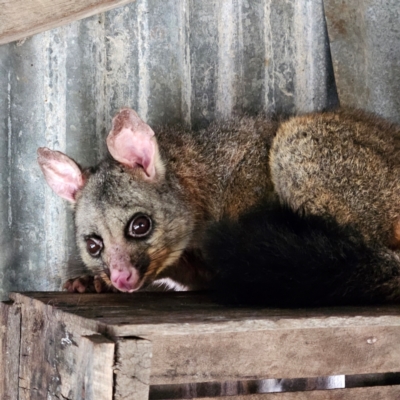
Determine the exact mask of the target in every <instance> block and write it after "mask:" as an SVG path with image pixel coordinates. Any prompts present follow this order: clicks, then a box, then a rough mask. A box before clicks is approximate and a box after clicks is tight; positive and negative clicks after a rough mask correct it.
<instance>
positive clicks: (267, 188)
mask: <svg viewBox="0 0 400 400" xmlns="http://www.w3.org/2000/svg"><path fill="white" fill-rule="evenodd" d="M156 137H157V140H156V139H155V136H154V133H153V131H152V130H151V128H150V127H149V126H148V125H146V124H145V123H144V122H143V121H141V120H140V118H139V117H138V116H137V115H136V113H134V112H133V111H132V110H127V109H126V110H122V111H121V112H120V113H119V114H118V115H117V116H116V118H115V119H114V121H113V130H112V131H111V132H110V135H109V137H108V139H107V144H108V148H109V151H110V153H111V155H112V157H109V158H107V159H106V160H104V161H102V162H101V163H100V164H99V165H98V166H97V167H95V168H93V169H92V170H91V171H86V172H85V171H81V170H80V168H79V167H78V166H77V165H76V164H75V163H74V162H73V161H72V160H71V159H69V158H67V157H66V156H65V155H62V154H61V153H58V152H52V151H50V150H48V149H41V150H40V152H39V154H40V157H39V163H40V164H41V167H42V169H43V171H44V173H45V176H46V179H47V181H48V183H49V185H50V186H51V187H52V188H53V189H54V190H55V191H56V192H57V193H58V194H59V195H60V196H62V197H64V198H66V199H68V200H69V201H71V202H72V203H74V205H75V222H76V228H77V243H78V246H79V248H80V251H81V255H82V259H83V261H84V262H85V264H86V265H87V266H88V267H89V268H90V269H91V270H92V271H93V272H94V273H103V274H105V275H107V276H109V277H110V278H111V282H112V283H113V285H114V286H115V287H117V288H118V289H119V290H123V291H129V292H132V291H135V290H138V289H140V288H142V287H145V286H147V285H149V284H151V283H153V282H155V281H157V280H162V279H168V278H169V279H172V280H173V281H174V282H176V283H177V284H178V285H180V287H187V288H198V287H203V286H205V285H207V283H208V281H209V280H210V279H213V277H214V275H215V274H217V279H218V277H221V276H225V275H224V273H223V270H221V265H223V264H224V262H225V261H226V260H225V261H223V262H220V261H221V260H219V259H218V257H217V256H216V254H218V248H216V244H215V243H219V244H218V246H221V249H226V243H230V244H229V245H228V246H233V247H234V250H235V251H236V250H238V249H240V247H241V243H239V242H237V243H236V239H235V241H234V242H232V241H231V238H230V236H229V235H230V234H231V233H232V232H237V231H238V230H239V231H240V230H241V228H243V230H244V231H243V232H241V235H244V236H245V238H246V240H247V241H249V240H250V242H251V238H252V235H253V234H254V233H255V232H254V231H253V230H254V229H257V230H260V231H263V229H261V228H260V227H257V225H254V223H253V222H249V220H248V219H246V218H244V219H243V217H242V216H243V215H244V214H247V212H248V211H249V210H251V209H252V208H253V207H259V206H260V205H263V207H264V209H266V210H267V211H265V212H264V213H263V212H261V214H260V215H259V218H260V219H262V220H264V221H266V222H265V223H266V224H267V225H268V219H269V218H271V215H272V214H269V211H268V210H269V207H270V205H273V207H278V208H277V209H276V215H278V216H279V215H280V216H281V217H282V220H279V218H278V219H277V220H276V221H275V222H274V223H272V224H271V226H274V227H275V228H274V229H276V230H277V231H276V232H278V233H277V235H278V236H279V235H280V233H279V227H278V225H279V226H281V227H282V226H283V227H284V229H283V230H285V229H286V230H287V232H290V231H291V225H290V224H292V225H293V231H294V232H298V233H295V237H296V240H297V241H298V244H297V245H296V246H300V247H301V246H302V240H303V242H304V238H302V235H303V234H304V233H305V231H304V232H302V233H301V230H300V231H299V230H298V224H299V223H300V225H301V223H303V224H304V225H305V226H307V227H308V226H309V221H308V220H307V217H305V218H306V219H305V220H301V218H304V217H299V218H300V220H298V216H297V214H296V212H297V211H300V212H302V213H305V215H306V216H307V215H315V216H316V217H315V218H317V220H318V221H322V222H321V223H319V222H317V223H315V224H316V225H315V226H316V228H315V232H319V233H318V235H319V237H323V238H324V239H323V240H322V242H324V243H325V244H326V248H327V249H328V250H327V251H328V252H329V251H332V252H336V251H339V252H340V249H341V247H340V246H336V247H335V246H331V247H329V246H328V244H327V243H329V242H330V243H332V244H334V242H337V241H338V242H340V243H347V244H348V246H349V247H350V248H355V249H356V250H355V252H356V253H357V254H358V253H359V251H360V249H361V248H363V246H365V248H368V249H370V251H371V252H372V253H373V254H374V255H375V257H373V258H372V259H373V260H374V262H373V263H372V264H374V263H375V262H378V261H379V260H383V259H384V260H385V265H387V268H388V269H387V270H390V273H387V274H386V275H385V274H383V273H382V274H381V272H382V271H381V272H379V271H380V270H379V267H378V266H377V268H375V269H374V265H372V268H371V262H366V259H365V258H362V257H361V258H360V259H357V260H356V261H355V262H353V264H354V268H353V269H354V270H356V271H357V272H356V273H353V272H350V271H347V272H346V267H345V266H343V270H341V269H340V267H338V265H336V264H335V266H334V268H333V269H332V271H336V272H333V273H335V274H336V273H339V272H340V276H344V279H336V278H335V277H333V279H332V282H336V281H337V282H338V285H339V286H340V285H342V286H341V287H339V288H338V290H335V291H334V293H337V294H335V296H336V297H335V296H333V299H334V301H335V299H336V300H337V301H338V302H339V300H340V299H343V301H342V302H346V299H347V297H346V293H349V292H352V293H362V292H363V290H364V292H365V293H367V292H368V296H367V297H368V299H372V300H373V299H376V300H379V301H381V300H382V299H383V300H385V299H386V300H388V299H391V300H392V299H394V298H396V295H395V294H394V292H395V288H397V281H396V279H397V275H396V274H398V270H399V265H400V264H399V262H398V258H397V254H396V253H394V252H393V251H392V250H390V249H389V248H392V249H393V248H397V247H398V244H399V242H400V234H399V233H398V230H399V231H400V229H399V228H398V221H399V217H400V202H398V201H397V199H399V197H400V179H399V172H400V168H399V166H400V158H399V156H400V154H399V149H400V140H399V139H400V130H399V129H398V128H397V127H395V126H393V125H391V124H389V123H386V122H385V121H382V120H381V119H379V118H376V117H371V116H369V115H367V114H364V113H362V112H358V111H338V112H333V113H325V114H322V113H320V114H311V115H307V116H303V117H295V118H293V119H291V120H289V121H287V122H284V123H282V124H280V126H278V124H276V123H273V122H271V121H269V120H268V119H267V118H264V117H257V118H251V117H243V118H236V119H233V120H232V121H230V122H226V123H221V124H212V125H211V126H210V127H209V128H208V129H206V130H204V131H201V132H190V131H186V130H184V129H182V128H169V129H162V130H158V131H156ZM278 202H280V203H281V204H286V205H287V206H288V208H284V209H283V210H285V211H282V208H281V206H279V205H278V206H275V204H276V203H278ZM281 211H282V212H281ZM293 211H294V212H295V213H293ZM226 218H228V219H230V220H232V221H233V222H232V223H233V224H235V223H236V225H235V227H234V226H233V225H232V226H231V230H232V232H230V228H228V230H227V232H226V233H227V235H226V236H224V234H223V233H221V230H220V228H218V227H215V224H216V223H218V222H219V221H221V220H222V219H224V220H225V219H226ZM312 218H314V217H312ZM327 220H329V221H332V222H329V223H332V224H337V226H338V227H339V228H336V225H335V227H332V225H328V226H325V225H324V224H325V222H324V221H327ZM235 221H236V222H235ZM287 221H289V222H287ZM313 221H314V220H313ZM313 221H312V223H311V225H310V226H311V228H310V229H309V230H311V231H313V229H314V228H313V227H314V225H313V224H314V222H313ZM237 224H239V225H237ZM347 225H349V228H348V229H347ZM221 226H229V224H228V225H221ZM342 226H346V227H345V228H343V229H342V228H340V227H342ZM210 227H212V228H211V230H209V228H210ZM306 231H307V229H306ZM307 232H308V231H307ZM353 232H354V233H353ZM209 235H215V241H214V240H213V237H214V236H212V237H211V238H210V236H209ZM269 235H272V237H273V236H274V233H273V232H272V233H271V232H267V234H266V237H267V238H268V237H271V236H269ZM306 235H308V233H306ZM318 235H317V236H318ZM281 236H282V235H281ZM284 236H285V235H283V237H282V240H283V244H284ZM339 236H340V239H339ZM310 237H312V234H311V236H310ZM236 238H237V239H238V238H240V235H239V236H237V237H236ZM246 240H244V241H243V242H246ZM260 240H262V239H260ZM293 240H294V239H293V237H292V239H291V241H290V243H289V242H288V250H287V256H288V257H287V262H288V263H290V261H289V260H290V258H291V257H294V258H296V257H298V255H296V252H294V251H293V252H292V250H293V249H291V243H292V242H293ZM307 240H308V239H307ZM311 242H312V241H311ZM317 242H318V240H317V241H316V246H314V248H313V246H312V243H311V247H310V246H309V245H310V241H308V242H307V243H308V244H307V245H308V246H309V247H307V249H308V250H307V252H311V253H312V252H313V251H314V254H312V256H311V257H313V260H314V261H315V260H318V257H320V256H321V261H322V262H324V261H323V260H324V257H322V256H326V254H324V252H323V250H322V247H321V246H320V244H319V243H317ZM304 243H305V242H304ZM249 247H251V246H248V245H247V248H249ZM278 247H279V250H277V251H278V253H279V251H282V243H281V242H280V243H279V246H278ZM313 249H314V250H313ZM216 251H217V252H216ZM246 251H247V250H244V251H243V252H241V254H246ZM268 252H270V254H271V256H275V253H274V250H273V249H271V248H268V251H267V253H266V254H268ZM291 252H292V253H293V254H292V255H291V254H290V253H291ZM228 253H229V254H231V253H230V252H229V251H228ZM372 253H371V254H372ZM229 254H228V255H227V257H228V258H227V259H229ZM232 254H233V253H232ZM254 254H257V252H255V253H254ZM262 254H263V253H262V251H261V253H260V254H259V256H258V258H259V260H260V262H262V263H264V264H265V263H267V264H268V257H263V256H261V255H262ZM352 254H355V253H352V252H351V251H349V252H346V251H344V252H342V254H338V259H339V260H340V262H343V263H346V258H349V257H350V258H352V257H353V256H352ZM204 256H206V262H204V260H203V258H204ZM328 256H329V257H327V258H326V261H328V260H331V259H334V258H335V256H332V255H329V254H328ZM246 258H248V259H249V260H250V259H251V260H252V261H251V264H252V265H251V268H248V267H247V265H246V262H245V259H246ZM303 258H304V257H303ZM303 258H302V264H301V267H299V268H303V270H302V271H301V276H302V277H303V276H304V274H305V275H307V273H305V271H307V262H306V258H304V259H303ZM245 259H243V258H241V257H240V256H239V255H235V256H234V259H232V262H230V264H235V265H236V267H235V268H232V269H231V273H232V274H235V277H236V278H234V279H233V281H235V279H236V281H241V280H242V281H243V283H244V284H246V276H247V277H249V274H248V272H250V271H251V279H250V280H249V279H248V280H247V282H251V281H252V280H253V279H255V280H256V281H258V278H257V262H258V261H257V258H256V259H253V258H251V257H245ZM237 260H240V261H238V262H236V261H237ZM377 260H378V261H377ZM388 260H389V261H388ZM293 261H296V260H293ZM350 261H352V260H350ZM353 261H354V260H353ZM238 263H239V264H238ZM242 264H243V266H242V269H241V265H242ZM275 264H276V263H275ZM275 264H274V263H272V264H271V268H269V267H268V268H266V269H265V268H264V272H262V273H260V279H261V281H259V282H260V283H261V285H262V279H264V280H266V279H268V276H271V274H276V277H280V278H281V280H279V279H278V280H274V279H272V280H271V282H276V284H275V285H277V286H276V287H277V290H279V286H278V285H279V282H281V284H282V285H283V286H284V285H285V280H289V281H293V280H294V281H296V279H297V278H296V276H295V274H296V269H293V268H292V269H290V268H287V269H286V271H287V273H285V274H283V275H282V271H284V270H285V268H283V269H282V266H279V263H278V264H276V265H275ZM339 264H340V263H339ZM265 265H266V264H265ZM274 265H275V266H274ZM214 266H215V268H214ZM222 268H223V267H222ZM246 268H248V269H246ZM312 268H315V262H314V263H313V267H312ZM228 270H229V268H228ZM221 271H222V272H221ZM260 271H261V270H260ZM265 271H268V273H267V274H266V273H265ZM337 271H339V272H337ZM352 271H353V270H352ZM363 271H365V273H366V274H371V273H372V272H371V271H374V277H373V279H372V278H371V279H366V280H365V285H364V289H363V286H362V285H361V286H360V287H357V290H353V291H351V290H347V291H346V284H347V285H350V283H349V282H353V283H354V282H355V278H354V277H355V276H357V279H358V277H360V276H362V274H363ZM377 271H378V272H377ZM385 271H386V270H385ZM346 274H348V275H349V276H350V275H351V279H347V280H346V279H345V278H346ZM328 275H329V274H328ZM324 276H325V275H324ZM376 276H380V277H383V276H385V278H384V279H386V280H384V282H383V283H382V280H379V279H378V280H377V278H376ZM322 278H323V277H322V276H321V279H322ZM325 278H326V276H325ZM229 279H230V278H229ZM229 279H228V278H227V279H226V281H227V282H229V281H230V280H229ZM382 279H383V278H382ZM106 280H107V278H106ZM378 281H379V285H378V283H377V282H378ZM389 281H390V283H389ZM374 282H375V286H376V287H377V286H379V287H383V286H384V287H385V288H386V289H385V290H381V291H379V290H378V289H377V288H376V287H374V288H372V289H371V286H373V285H374ZM382 285H383V286H382ZM385 285H386V286H385ZM250 286H251V285H250ZM283 286H282V287H283ZM297 286H298V287H297V289H296V290H295V291H293V293H295V295H294V298H293V299H292V301H291V303H296V299H297V300H298V302H299V304H300V303H301V298H302V295H301V293H302V289H301V288H302V287H304V289H303V290H304V291H306V290H307V285H304V281H302V279H299V284H298V285H297ZM266 287H267V286H266ZM387 287H390V289H387ZM228 291H229V289H228ZM318 293H319V292H318ZM370 293H373V294H372V295H370ZM239 295H240V293H239ZM244 296H245V295H244ZM327 296H328V295H327ZM357 296H358V297H357ZM357 296H356V297H357V299H355V298H354V295H352V296H348V301H349V302H355V301H357V300H360V299H362V298H365V296H364V297H362V296H361V295H357ZM360 296H361V297H360ZM314 297H316V298H314V300H317V301H314V302H315V303H317V304H319V303H321V304H323V303H328V302H329V303H331V302H332V296H330V297H329V301H328V297H326V298H324V297H322V298H320V296H319V295H318V296H317V294H315V295H314ZM268 299H269V297H268V290H266V293H265V301H264V302H261V303H263V304H268V303H269V301H268ZM271 299H272V298H271ZM259 302H260V301H259ZM270 302H271V303H276V302H275V301H272V300H271V301H270ZM308 303H312V301H311V302H308Z"/></svg>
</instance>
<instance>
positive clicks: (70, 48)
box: [0, 0, 336, 296]
mask: <svg viewBox="0 0 400 400" xmlns="http://www.w3.org/2000/svg"><path fill="white" fill-rule="evenodd" d="M0 70H1V74H0V88H1V93H3V94H4V95H3V96H2V97H1V99H0V131H1V136H0V140H1V145H0V149H1V150H0V151H1V158H0V162H1V165H0V171H1V172H0V173H1V181H0V184H1V200H0V201H1V205H0V218H1V231H0V240H1V246H2V249H3V251H2V252H1V256H0V280H1V282H2V284H1V289H0V294H1V295H3V296H4V295H5V294H6V293H7V292H8V291H9V290H32V289H35V290H53V289H59V288H60V284H61V282H62V281H64V280H65V278H66V277H70V276H71V274H74V272H75V273H78V269H79V261H78V260H77V258H76V252H75V247H74V240H73V231H72V223H71V216H70V212H69V210H68V209H67V206H66V204H65V203H64V202H63V201H62V200H60V199H58V198H57V197H56V196H55V195H53V193H52V192H51V191H50V189H48V188H47V187H46V185H45V183H44V181H43V179H42V176H41V173H40V171H39V169H38V166H37V165H36V148H37V147H39V146H49V147H51V148H54V149H59V150H61V151H65V152H67V153H68V154H69V155H71V156H72V157H74V158H76V160H79V161H80V162H82V163H83V164H86V165H88V164H91V163H94V162H95V161H96V160H97V159H98V158H99V157H100V156H101V154H102V153H103V152H104V150H105V149H104V137H105V135H106V132H107V129H108V128H109V127H110V122H111V118H112V115H113V114H114V113H115V112H116V110H118V109H119V108H120V107H122V106H126V105H129V106H131V107H133V108H135V109H137V110H138V112H139V114H140V115H141V116H142V117H143V118H144V119H145V120H147V121H148V122H150V123H152V124H160V123H169V122H173V121H185V122H187V123H190V124H195V125H204V124H207V123H208V122H210V121H212V120H213V119H216V118H224V117H228V116H229V115H230V114H232V113H233V112H241V111H246V112H257V111H261V110H265V111H284V112H294V111H296V110H300V111H306V110H314V109H322V108H325V107H327V106H328V105H329V103H330V102H335V101H336V100H335V99H336V98H335V91H334V90H333V91H332V85H331V84H332V72H331V69H330V61H329V51H328V46H327V34H326V29H325V24H324V16H323V7H322V3H321V2H319V1H314V0H313V1H311V0H308V1H295V0H287V1H272V0H254V1H247V0H225V1H212V0H207V1H189V0H183V1H181V0H165V1H162V2H160V1H157V0H138V1H136V2H134V3H132V4H130V5H128V6H124V7H121V8H118V9H115V10H113V11H111V12H107V13H105V14H101V15H98V16H96V17H92V18H88V19H86V20H82V21H79V22H76V23H72V24H70V25H68V26H65V27H62V28H58V29H55V30H52V31H49V32H45V33H42V34H39V35H36V36H34V37H31V38H28V39H27V40H26V41H24V42H19V43H11V44H9V45H4V46H1V47H0ZM73 270H76V271H73Z"/></svg>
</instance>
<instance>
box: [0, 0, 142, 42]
mask: <svg viewBox="0 0 400 400" xmlns="http://www.w3.org/2000/svg"><path fill="white" fill-rule="evenodd" d="M132 1H134V0H0V9H1V12H0V45H1V44H5V43H9V42H13V41H15V40H21V39H24V38H26V37H28V36H32V35H34V34H36V33H39V32H43V31H45V30H48V29H53V28H56V27H58V26H61V25H65V24H68V23H69V22H72V21H76V20H79V19H82V18H86V17H90V16H92V15H95V14H99V13H102V12H104V11H108V10H111V9H113V8H116V7H119V6H122V5H124V4H128V3H131V2H132Z"/></svg>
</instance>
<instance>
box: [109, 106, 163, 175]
mask: <svg viewBox="0 0 400 400" xmlns="http://www.w3.org/2000/svg"><path fill="white" fill-rule="evenodd" d="M107 147H108V150H109V152H110V153H111V155H112V157H113V158H114V160H116V161H118V162H120V163H121V164H124V165H126V166H128V167H131V168H135V167H140V168H142V169H143V171H144V173H145V177H146V178H147V179H149V180H152V181H154V180H156V179H158V178H160V177H162V176H163V175H164V165H163V162H162V160H161V157H160V154H159V152H158V145H157V140H156V138H155V136H154V132H153V130H152V129H151V128H150V126H149V125H147V124H146V123H145V122H143V121H142V120H141V119H140V117H139V116H138V115H137V114H136V112H135V111H133V110H131V109H129V108H124V109H122V110H121V111H120V112H119V113H118V114H117V115H116V116H115V117H114V119H113V124H112V129H111V132H110V133H109V134H108V137H107Z"/></svg>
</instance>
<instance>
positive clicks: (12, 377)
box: [0, 302, 21, 400]
mask: <svg viewBox="0 0 400 400" xmlns="http://www.w3.org/2000/svg"><path fill="white" fill-rule="evenodd" d="M0 318H1V320H0V349H1V360H0V399H3V400H15V399H17V398H18V370H19V349H20V337H21V313H20V309H19V308H18V307H16V306H13V303H12V302H4V303H0Z"/></svg>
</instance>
